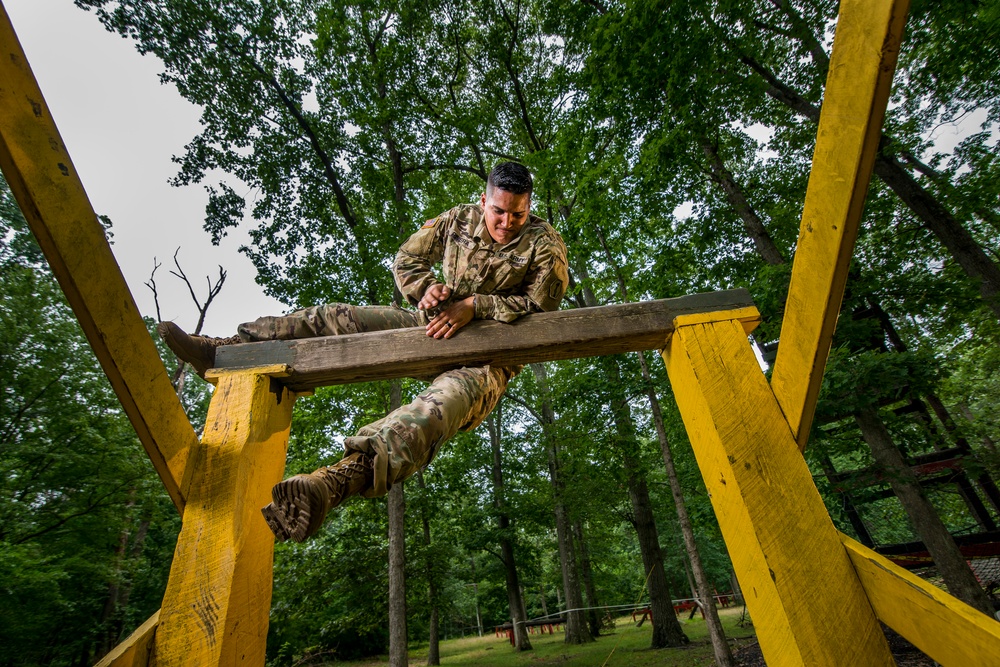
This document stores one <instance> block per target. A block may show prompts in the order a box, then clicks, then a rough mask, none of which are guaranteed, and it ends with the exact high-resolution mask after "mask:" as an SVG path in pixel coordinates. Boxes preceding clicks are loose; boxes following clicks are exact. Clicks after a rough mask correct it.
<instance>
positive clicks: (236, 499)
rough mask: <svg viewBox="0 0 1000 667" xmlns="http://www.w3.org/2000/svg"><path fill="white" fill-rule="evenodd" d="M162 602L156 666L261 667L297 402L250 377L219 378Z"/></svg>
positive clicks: (265, 380) (269, 382)
mask: <svg viewBox="0 0 1000 667" xmlns="http://www.w3.org/2000/svg"><path fill="white" fill-rule="evenodd" d="M216 379H217V386H216V390H215V393H214V394H213V396H212V402H211V404H210V406H209V409H208V417H207V420H206V423H205V433H204V436H203V437H202V442H201V444H200V445H199V447H198V448H197V449H196V450H195V456H194V457H192V465H193V466H194V469H195V471H196V472H195V475H194V476H193V478H192V483H191V487H190V492H189V495H188V503H187V508H186V509H185V510H184V523H183V525H182V526H181V533H180V536H179V537H178V539H177V547H176V549H175V550H174V560H173V563H172V564H171V568H170V579H169V580H168V581H167V590H166V592H165V593H164V596H163V606H162V608H161V611H160V626H159V630H158V631H157V637H156V646H155V650H154V657H155V664H156V665H157V667H168V666H172V665H236V664H251V665H263V664H264V649H265V643H266V641H265V640H266V638H267V624H268V615H269V612H270V608H271V583H272V566H273V560H274V535H272V534H271V531H270V529H269V528H268V527H267V524H266V523H265V522H264V518H263V517H262V516H261V513H260V508H261V507H263V506H264V505H266V504H267V503H268V502H270V500H271V496H270V494H271V487H272V486H273V485H274V484H276V483H277V482H279V481H281V477H282V473H283V472H284V468H285V451H286V449H287V447H288V431H289V426H290V425H291V419H292V404H293V403H294V402H295V394H293V393H291V392H289V391H288V389H287V388H285V387H283V386H281V385H280V384H279V383H278V381H277V380H274V379H272V378H271V377H269V376H267V375H262V374H260V373H254V372H236V373H222V374H219V375H218V376H217V377H216Z"/></svg>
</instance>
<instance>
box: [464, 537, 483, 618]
mask: <svg viewBox="0 0 1000 667" xmlns="http://www.w3.org/2000/svg"><path fill="white" fill-rule="evenodd" d="M469 564H470V565H471V566H472V593H473V596H474V597H475V600H476V628H478V629H479V636H480V637H482V636H483V614H482V611H481V610H480V609H479V579H477V578H476V558H475V556H469ZM463 636H464V635H463Z"/></svg>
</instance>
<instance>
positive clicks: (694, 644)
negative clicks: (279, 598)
mask: <svg viewBox="0 0 1000 667" xmlns="http://www.w3.org/2000/svg"><path fill="white" fill-rule="evenodd" d="M742 611H743V610H742V607H741V608H736V609H720V610H719V614H720V615H721V616H722V623H723V625H724V626H725V629H726V636H728V637H729V638H730V640H731V642H730V645H731V646H733V647H734V648H740V647H743V646H746V645H747V644H748V643H750V642H752V641H754V634H753V628H752V627H747V628H741V627H739V625H737V622H738V621H739V620H740V615H741V614H742ZM680 621H681V626H682V627H683V628H684V632H685V634H687V636H688V637H689V638H690V639H691V643H690V644H689V645H688V646H686V647H684V648H666V649H657V650H653V649H650V648H649V640H650V633H651V629H650V624H649V622H648V621H647V622H646V623H644V624H643V626H642V627H641V628H637V627H636V626H635V623H634V622H633V621H632V619H631V617H629V616H623V617H621V618H619V619H618V620H617V623H616V626H617V627H616V629H615V630H614V631H613V632H612V634H608V635H605V636H602V637H600V638H599V639H598V640H597V641H596V642H592V643H590V644H585V645H583V646H570V645H567V644H565V643H563V635H562V632H556V633H555V634H554V635H548V634H545V635H540V634H533V635H530V638H531V644H532V646H533V647H534V650H533V651H525V652H523V653H515V652H514V650H513V649H512V648H511V646H510V643H509V642H508V641H507V639H506V637H503V638H498V637H496V636H494V634H493V633H492V632H490V633H487V634H486V635H485V636H483V637H467V638H465V639H451V640H448V641H442V642H441V664H442V665H476V666H477V667H518V666H543V665H560V666H564V667H595V666H598V667H599V666H602V665H607V666H608V667H612V666H613V665H614V666H617V667H650V666H652V665H656V666H658V667H659V666H669V667H694V666H695V665H712V664H714V659H713V656H712V646H711V644H710V643H709V641H708V630H707V628H706V627H705V622H704V621H702V620H701V618H700V617H695V618H694V619H692V620H690V621H689V620H688V619H687V614H686V613H685V614H683V615H682V616H681V617H680ZM426 662H427V646H426V645H423V646H421V647H419V648H416V649H411V650H410V664H411V665H414V666H416V665H423V664H426ZM327 664H328V665H338V666H343V667H384V666H385V665H388V660H387V659H386V658H385V657H384V656H383V657H380V658H374V659H370V660H367V661H362V662H335V663H327Z"/></svg>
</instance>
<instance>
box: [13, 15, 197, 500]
mask: <svg viewBox="0 0 1000 667" xmlns="http://www.w3.org/2000/svg"><path fill="white" fill-rule="evenodd" d="M0 82H2V83H0V168H2V169H3V173H4V176H5V177H6V179H7V182H8V183H9V184H10V187H11V190H12V191H13V193H14V197H15V198H16V199H17V203H18V205H19V206H20V207H21V210H22V211H23V212H24V217H25V218H26V219H27V221H28V224H29V226H30V227H31V231H32V232H33V233H34V235H35V237H36V238H37V239H38V243H39V245H40V246H41V248H42V251H43V252H44V253H45V257H46V259H47V260H48V262H49V265H50V266H51V267H52V272H53V274H54V275H55V277H56V279H57V280H58V281H59V285H60V286H61V287H62V289H63V291H64V292H65V293H66V298H67V300H68V301H69V304H70V306H71V307H72V308H73V312H74V313H75V314H76V317H77V319H78V320H79V321H80V326H81V327H82V328H83V331H84V333H85V334H86V336H87V340H89V341H90V345H91V347H93V349H94V354H95V355H96V356H97V358H98V360H99V361H100V362H101V366H102V367H103V368H104V372H105V373H106V374H107V376H108V379H109V380H110V381H111V386H112V387H113V388H114V390H115V393H117V394H118V399H119V400H120V401H121V403H122V407H124V409H125V413H126V414H127V415H128V417H129V419H130V420H131V421H132V426H133V427H134V428H135V431H136V433H137V434H138V436H139V440H140V441H141V442H142V444H143V447H145V449H146V453H147V454H148V455H149V458H150V459H151V460H152V462H153V467H154V468H155V469H156V472H157V473H159V475H160V478H161V479H162V480H163V484H164V486H166V488H167V492H168V493H169V494H170V497H171V498H172V499H173V501H174V504H175V505H177V508H178V509H179V510H181V511H183V508H184V498H183V493H182V491H181V489H182V488H183V486H184V474H185V470H186V464H187V458H188V455H189V453H190V451H191V448H192V447H193V446H194V444H195V442H196V441H197V436H196V435H195V432H194V429H193V428H192V427H191V423H190V422H189V421H188V418H187V415H185V413H184V409H183V408H182V407H181V403H180V401H179V400H178V399H177V395H176V394H175V393H174V389H173V387H172V386H171V384H170V380H169V378H168V377H167V372H166V369H165V368H164V366H163V362H162V361H160V357H159V355H158V354H157V352H156V347H155V346H154V345H153V341H152V339H151V338H150V335H149V332H148V331H147V330H146V325H145V324H144V322H143V320H142V317H141V316H140V315H139V310H138V309H137V308H136V305H135V302H134V301H133V299H132V294H131V293H130V292H129V290H128V286H127V285H126V284H125V279H124V278H123V277H122V273H121V270H120V269H119V268H118V264H117V262H116V261H115V258H114V255H113V254H112V253H111V247H110V246H109V245H108V241H107V238H106V237H105V235H104V229H103V228H102V227H101V224H100V222H98V220H97V216H96V215H95V213H94V209H93V207H92V206H91V204H90V200H89V199H88V198H87V193H86V192H85V191H84V189H83V184H82V183H81V182H80V177H79V175H78V174H77V173H76V171H75V169H74V168H73V162H72V161H71V160H70V157H69V153H68V152H67V150H66V146H64V145H63V142H62V139H61V138H60V136H59V132H58V130H57V129H56V126H55V122H54V120H53V119H52V116H51V115H50V114H49V110H48V107H47V106H46V104H45V100H44V99H43V98H42V93H41V91H40V90H39V88H38V84H37V83H36V81H35V78H34V75H33V74H32V72H31V69H30V67H29V66H28V62H27V60H26V59H25V56H24V52H23V51H22V49H21V45H20V44H19V43H18V41H17V36H16V35H15V34H14V29H13V27H12V26H11V24H10V19H9V17H8V16H7V12H6V10H5V9H4V8H3V6H2V5H0Z"/></svg>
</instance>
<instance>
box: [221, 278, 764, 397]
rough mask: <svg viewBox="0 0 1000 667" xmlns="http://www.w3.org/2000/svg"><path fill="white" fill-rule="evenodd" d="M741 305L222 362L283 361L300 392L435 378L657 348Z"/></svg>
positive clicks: (287, 349) (231, 352)
mask: <svg viewBox="0 0 1000 667" xmlns="http://www.w3.org/2000/svg"><path fill="white" fill-rule="evenodd" d="M716 311H738V312H740V313H742V315H741V316H740V317H741V319H746V320H747V322H748V325H747V326H748V327H752V326H753V323H756V321H757V319H759V316H758V315H757V311H756V309H754V308H753V301H752V300H751V299H750V294H749V293H748V292H747V291H746V290H742V289H740V290H731V291H724V292H711V293H708V294H692V295H689V296H683V297H679V298H676V299H661V300H657V301H644V302H641V303H628V304H623V305H617V306H602V307H599V308H577V309H574V310H560V311H556V312H551V313H537V314H534V315H528V316H527V317H522V318H521V319H519V320H517V321H516V322H513V323H511V324H505V323H503V322H495V321H492V320H482V321H476V322H472V323H470V324H469V325H468V326H466V327H465V328H464V329H463V330H462V331H460V332H459V333H458V334H457V335H456V336H455V337H454V338H451V339H449V340H436V339H434V338H429V337H428V336H427V335H426V334H425V333H424V330H423V328H422V327H416V328H412V329H396V330H393V331H373V332H368V333H362V334H353V335H349V336H328V337H325V338H308V339H303V340H291V341H266V342H262V343H250V344H245V345H230V346H226V347H221V348H219V350H218V353H217V355H216V365H217V366H218V367H219V368H220V369H221V368H225V369H229V370H234V369H240V368H254V367H258V366H268V365H271V364H285V365H287V366H288V367H289V369H290V373H289V377H288V378H287V379H285V380H283V382H285V383H286V384H287V385H288V386H289V387H290V388H291V389H293V390H295V391H300V390H303V389H308V388H314V387H318V386H322V385H331V384H347V383H351V382H367V381H371V380H385V379H390V378H397V377H432V376H435V375H437V374H439V373H442V372H444V371H446V370H448V369H451V368H458V367H461V366H485V365H488V364H489V365H516V364H530V363H534V362H538V361H553V360H556V359H571V358H576V357H591V356H597V355H602V354H618V353H621V352H635V351H637V350H658V349H660V348H662V347H663V346H664V344H665V343H666V340H667V337H668V336H669V335H670V332H671V331H673V328H674V323H673V322H674V318H676V317H681V316H686V315H692V314H699V313H712V312H716Z"/></svg>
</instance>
